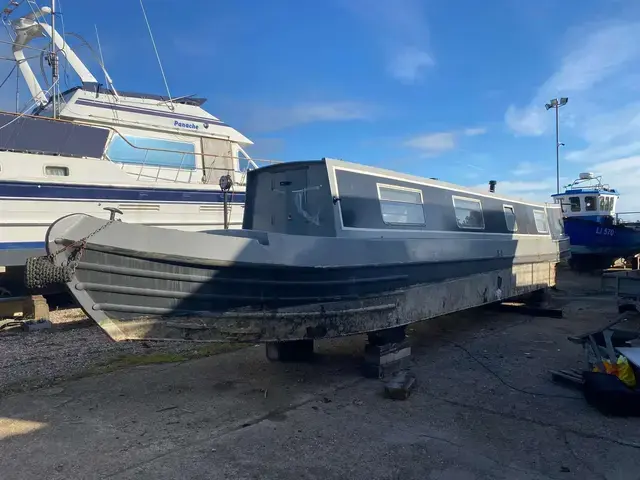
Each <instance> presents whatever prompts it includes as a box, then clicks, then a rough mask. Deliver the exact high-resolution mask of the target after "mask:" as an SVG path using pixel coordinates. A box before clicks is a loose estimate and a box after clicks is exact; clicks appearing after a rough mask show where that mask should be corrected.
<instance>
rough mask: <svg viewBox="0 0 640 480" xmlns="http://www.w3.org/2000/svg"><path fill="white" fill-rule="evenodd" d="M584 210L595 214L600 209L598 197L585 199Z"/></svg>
mask: <svg viewBox="0 0 640 480" xmlns="http://www.w3.org/2000/svg"><path fill="white" fill-rule="evenodd" d="M584 209H585V210H586V211H587V212H593V211H595V210H597V209H598V206H597V204H596V197H584Z"/></svg>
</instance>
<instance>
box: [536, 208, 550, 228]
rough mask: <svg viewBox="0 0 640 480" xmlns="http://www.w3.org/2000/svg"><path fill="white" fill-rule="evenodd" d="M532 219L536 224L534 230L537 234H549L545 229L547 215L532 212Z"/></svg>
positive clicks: (541, 211)
mask: <svg viewBox="0 0 640 480" xmlns="http://www.w3.org/2000/svg"><path fill="white" fill-rule="evenodd" d="M533 218H534V220H535V222H536V230H538V233H549V227H547V214H546V213H544V210H534V211H533Z"/></svg>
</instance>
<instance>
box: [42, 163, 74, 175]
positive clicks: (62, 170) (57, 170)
mask: <svg viewBox="0 0 640 480" xmlns="http://www.w3.org/2000/svg"><path fill="white" fill-rule="evenodd" d="M44 174H45V175H47V176H48V177H68V176H69V167H59V166H54V165H47V166H45V167H44Z"/></svg>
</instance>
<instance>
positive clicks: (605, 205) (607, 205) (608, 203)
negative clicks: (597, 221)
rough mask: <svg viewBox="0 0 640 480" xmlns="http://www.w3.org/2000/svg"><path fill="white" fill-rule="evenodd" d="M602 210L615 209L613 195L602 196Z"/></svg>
mask: <svg viewBox="0 0 640 480" xmlns="http://www.w3.org/2000/svg"><path fill="white" fill-rule="evenodd" d="M600 210H602V211H603V212H610V211H611V210H613V197H600Z"/></svg>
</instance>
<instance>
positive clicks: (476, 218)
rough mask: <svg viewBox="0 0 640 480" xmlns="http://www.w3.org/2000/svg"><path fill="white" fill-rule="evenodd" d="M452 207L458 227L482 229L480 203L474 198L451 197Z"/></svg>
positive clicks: (482, 217) (482, 219)
mask: <svg viewBox="0 0 640 480" xmlns="http://www.w3.org/2000/svg"><path fill="white" fill-rule="evenodd" d="M453 208H454V209H455V211H456V221H457V222H458V227H460V228H471V229H475V230H484V215H483V214H482V203H481V202H480V200H476V199H475V198H464V197H455V196H454V197H453Z"/></svg>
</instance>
